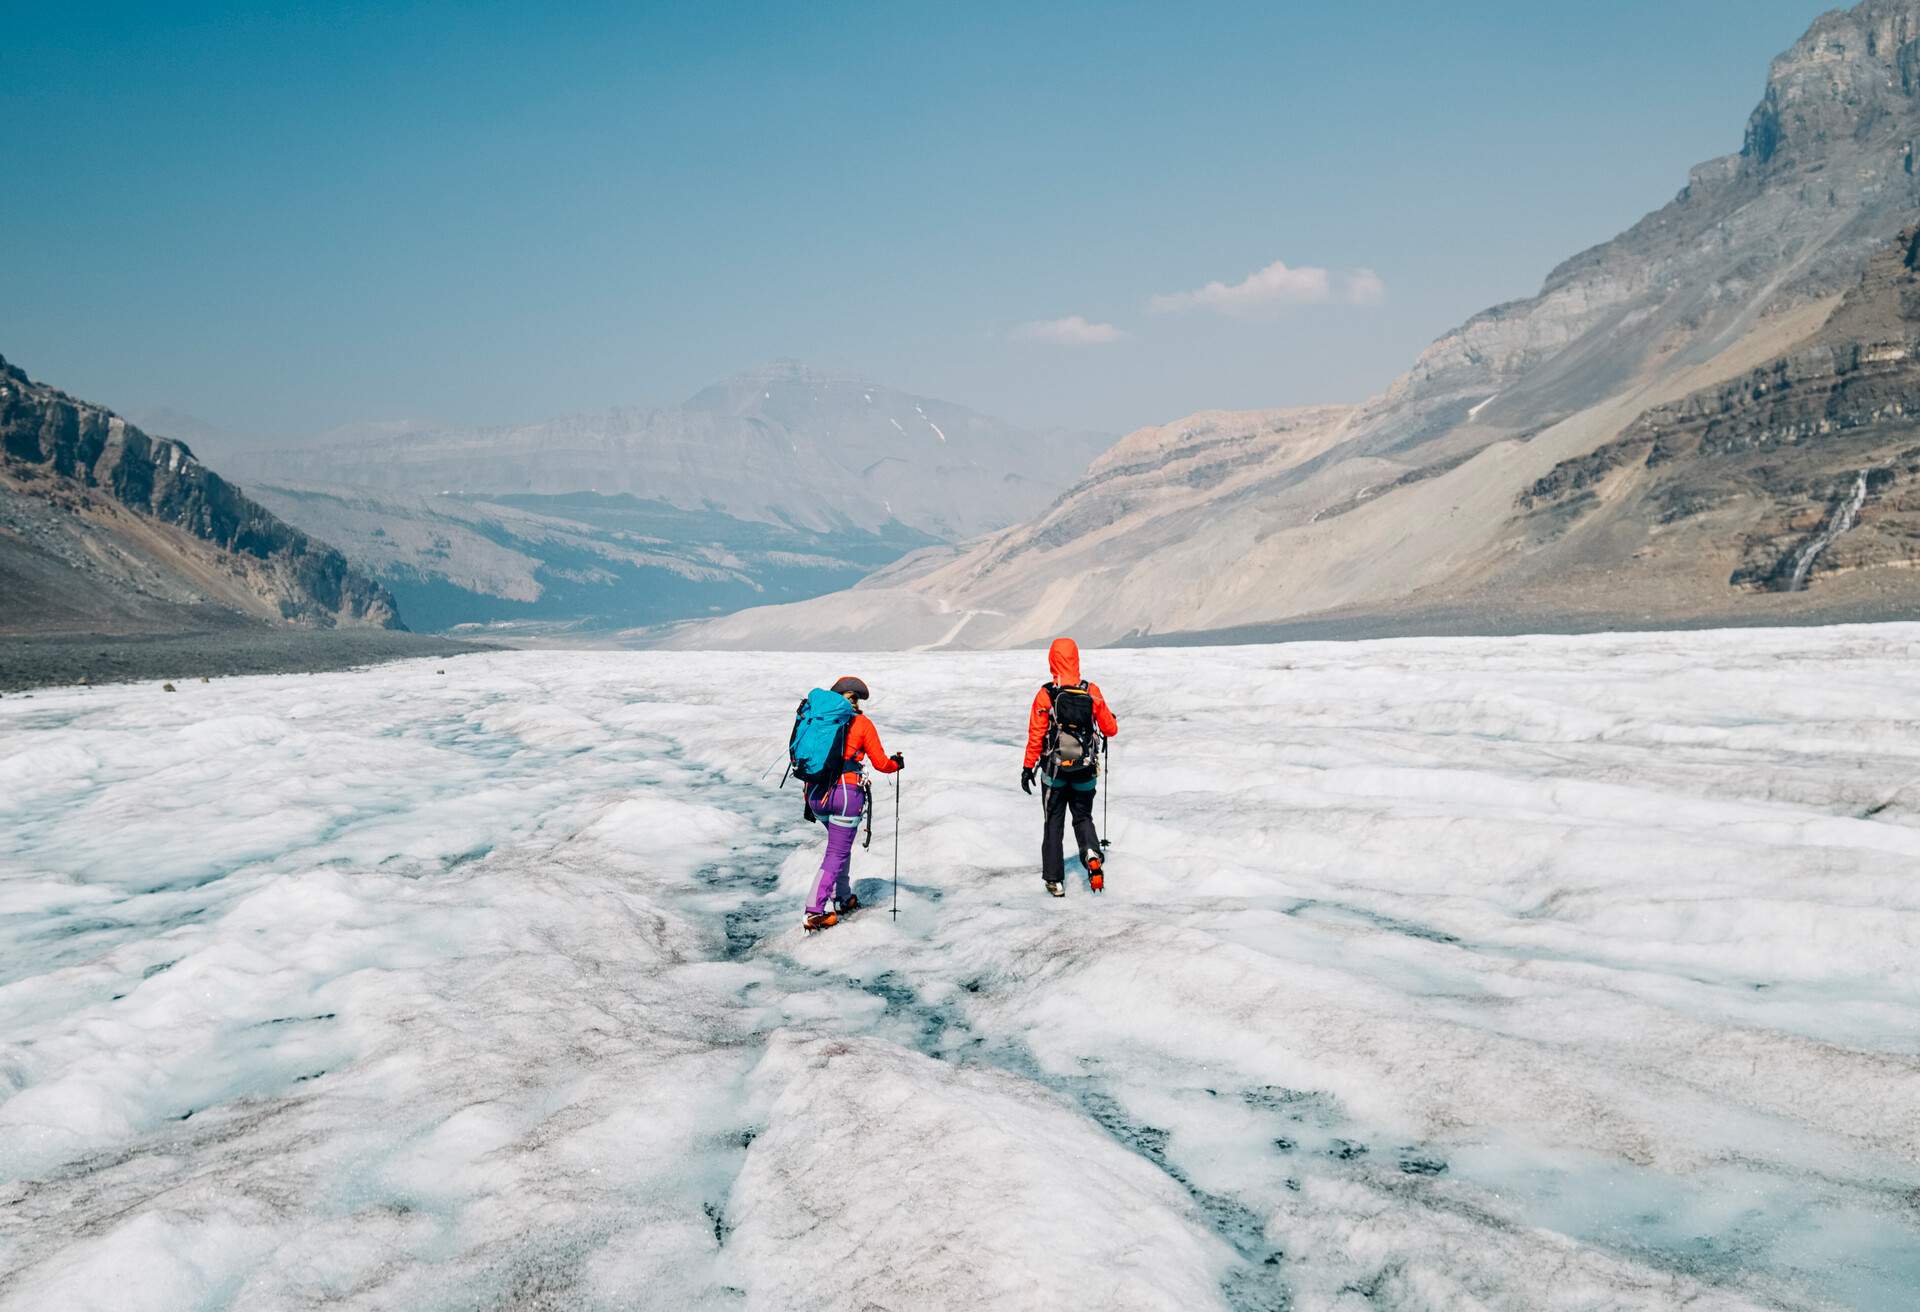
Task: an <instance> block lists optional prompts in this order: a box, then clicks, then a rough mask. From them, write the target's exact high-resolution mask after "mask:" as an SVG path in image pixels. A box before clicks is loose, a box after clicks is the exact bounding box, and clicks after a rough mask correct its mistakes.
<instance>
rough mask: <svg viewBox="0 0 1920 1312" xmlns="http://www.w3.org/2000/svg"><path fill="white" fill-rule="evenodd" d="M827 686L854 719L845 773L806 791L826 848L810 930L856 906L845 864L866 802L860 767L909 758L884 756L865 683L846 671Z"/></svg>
mask: <svg viewBox="0 0 1920 1312" xmlns="http://www.w3.org/2000/svg"><path fill="white" fill-rule="evenodd" d="M828 691H829V692H837V693H839V694H840V695H841V696H842V697H845V698H846V699H847V700H848V701H849V702H851V703H853V709H854V711H855V715H854V717H853V723H852V724H850V725H848V726H847V747H846V754H845V760H846V763H847V772H846V773H845V774H843V775H841V776H840V779H839V782H837V783H833V784H821V785H816V786H815V787H813V788H810V789H808V790H807V816H808V818H809V819H817V820H819V821H821V822H822V823H824V824H825V825H826V827H827V850H826V854H825V855H824V856H822V857H821V859H820V878H819V879H818V880H817V881H815V883H814V888H813V899H812V901H810V902H808V903H807V918H806V922H805V927H806V928H807V929H808V930H819V929H826V928H828V927H829V926H832V925H835V924H838V923H839V920H840V917H841V916H842V915H845V914H846V913H847V912H850V911H855V910H857V909H859V906H860V899H859V898H858V897H855V896H854V892H853V885H852V884H851V883H849V882H848V880H847V866H848V864H849V863H850V862H851V861H852V860H853V839H854V835H855V834H857V833H859V832H860V816H861V814H862V813H863V812H864V811H865V810H866V803H867V793H866V788H865V787H864V786H863V784H862V783H861V779H860V767H861V766H862V765H863V764H867V765H872V766H873V768H874V769H876V770H878V771H879V772H880V773H881V774H892V773H894V771H896V770H899V769H901V768H903V767H904V766H905V765H906V763H907V758H906V754H905V753H904V752H896V753H895V754H894V755H892V756H888V755H887V749H886V748H884V747H882V746H881V745H880V731H879V730H878V729H876V728H874V727H873V721H872V720H869V719H868V718H867V717H866V715H865V713H863V712H861V710H860V707H861V703H862V702H865V701H866V700H867V698H868V697H869V696H870V695H871V694H869V693H868V691H867V685H866V684H865V682H863V681H862V680H860V679H856V678H853V677H852V676H851V675H849V676H848V677H847V678H844V679H841V680H839V681H838V682H836V683H835V684H834V685H833V687H832V688H830V689H828ZM830 900H831V901H832V903H833V904H834V905H833V906H831V907H829V906H828V905H827V904H828V902H829V901H830Z"/></svg>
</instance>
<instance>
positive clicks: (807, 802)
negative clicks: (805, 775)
mask: <svg viewBox="0 0 1920 1312" xmlns="http://www.w3.org/2000/svg"><path fill="white" fill-rule="evenodd" d="M800 813H801V814H802V815H804V816H806V817H807V823H808V824H816V823H818V822H817V821H816V820H815V819H814V816H813V799H812V798H811V797H808V796H807V790H806V789H804V788H802V789H801V790H800Z"/></svg>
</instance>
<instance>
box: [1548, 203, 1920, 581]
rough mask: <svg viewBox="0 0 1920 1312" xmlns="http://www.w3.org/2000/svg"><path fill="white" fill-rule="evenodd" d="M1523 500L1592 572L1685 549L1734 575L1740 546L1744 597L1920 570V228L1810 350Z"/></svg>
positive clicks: (1552, 474) (1884, 255)
mask: <svg viewBox="0 0 1920 1312" xmlns="http://www.w3.org/2000/svg"><path fill="white" fill-rule="evenodd" d="M1517 504H1518V506H1519V508H1520V509H1521V510H1522V511H1524V512H1526V514H1527V524H1528V527H1529V528H1530V530H1531V531H1532V533H1533V534H1534V535H1535V536H1536V537H1538V538H1541V539H1544V540H1548V541H1553V540H1559V539H1565V540H1568V541H1570V542H1572V543H1573V545H1574V548H1575V549H1576V550H1578V551H1580V552H1581V553H1583V554H1584V555H1585V556H1586V557H1587V563H1588V564H1589V565H1591V564H1594V563H1598V564H1601V565H1602V566H1603V567H1604V566H1606V565H1613V566H1615V567H1624V566H1625V565H1626V563H1627V562H1628V561H1630V560H1640V561H1646V562H1649V563H1650V565H1653V564H1658V563H1661V562H1663V561H1665V560H1666V558H1669V557H1672V556H1674V555H1675V554H1676V553H1675V552H1674V551H1673V549H1672V548H1671V547H1670V546H1669V545H1668V540H1670V539H1674V538H1679V539H1681V540H1682V541H1685V542H1687V543H1688V544H1689V546H1690V547H1691V548H1693V549H1694V551H1695V553H1696V554H1706V553H1713V555H1715V556H1716V557H1717V558H1718V559H1719V560H1720V567H1721V568H1725V566H1726V564H1727V560H1728V558H1729V557H1730V556H1731V555H1732V553H1734V552H1736V551H1737V552H1738V559H1737V560H1736V561H1734V563H1733V565H1732V568H1731V569H1730V570H1729V571H1728V573H1727V582H1728V583H1729V585H1731V586H1733V587H1735V588H1746V589H1752V590H1758V591H1769V592H1801V591H1805V590H1806V589H1808V588H1809V587H1813V586H1817V585H1820V584H1822V583H1824V582H1826V581H1828V580H1836V579H1838V578H1839V577H1840V576H1842V575H1845V574H1849V573H1854V572H1857V571H1862V570H1869V569H1874V568H1876V567H1882V566H1892V567H1899V568H1909V569H1910V568H1912V567H1913V566H1915V565H1916V564H1920V226H1916V227H1913V228H1909V229H1908V230H1907V231H1906V232H1905V233H1903V234H1901V236H1900V237H1899V238H1897V239H1896V240H1895V241H1894V242H1893V243H1891V244H1890V245H1888V246H1887V247H1886V248H1885V249H1884V250H1883V251H1882V252H1881V254H1880V255H1879V256H1878V257H1876V258H1875V259H1874V260H1873V261H1872V263H1871V264H1870V265H1869V267H1868V270H1867V273H1866V276H1865V277H1864V278H1863V279H1862V281H1861V283H1860V285H1859V286H1858V287H1857V288H1855V290H1854V291H1853V292H1852V293H1851V294H1850V295H1849V296H1848V297H1847V299H1846V300H1845V301H1844V302H1843V303H1842V304H1841V306H1840V308H1839V309H1838V310H1837V311H1835V313H1834V316H1833V318H1832V319H1830V320H1829V321H1828V322H1827V324H1826V326H1825V327H1824V328H1822V329H1821V331H1820V332H1819V333H1817V334H1816V335H1815V336H1814V337H1813V338H1812V339H1811V340H1810V341H1809V342H1807V343H1806V344H1804V345H1802V346H1800V347H1798V348H1796V349H1795V350H1794V351H1793V352H1791V353H1790V354H1787V355H1783V356H1781V357H1780V358H1778V359H1776V360H1772V361H1769V362H1768V363H1767V364H1765V365H1763V366H1762V367H1760V368H1758V369H1755V370H1752V371H1751V372H1749V373H1747V374H1745V375H1743V376H1742V377H1740V378H1738V379H1735V380H1734V381H1732V382H1730V383H1726V384H1724V385H1721V386H1718V387H1712V388H1708V389H1705V390H1703V391H1700V392H1697V393H1695V394H1693V395H1691V396H1688V397H1686V398H1684V399H1682V400H1680V401H1677V402H1675V403H1673V404H1671V405H1666V406H1661V407H1658V408H1657V409H1654V410H1651V411H1649V412H1648V413H1646V414H1645V415H1642V416H1641V417H1640V418H1639V419H1638V420H1636V421H1635V422H1634V423H1633V424H1632V425H1631V426H1629V427H1628V428H1627V430H1626V431H1625V432H1624V433H1622V434H1621V435H1620V436H1619V437H1618V438H1616V439H1615V440H1613V441H1612V442H1609V443H1607V444H1606V445H1605V446H1602V447H1600V448H1599V449H1598V450H1596V451H1594V452H1592V453H1591V454H1590V455H1586V456H1581V457H1578V458H1576V459H1572V460H1567V461H1563V462H1562V463H1560V464H1559V465H1556V466H1555V467H1554V468H1553V469H1552V470H1551V471H1549V472H1548V474H1547V475H1546V476H1545V477H1543V478H1541V479H1539V480H1538V481H1537V482H1535V483H1534V484H1533V485H1532V486H1531V487H1530V488H1528V489H1527V491H1526V492H1524V493H1523V494H1522V495H1521V496H1520V498H1519V500H1518V503H1517ZM1560 554H1568V553H1565V552H1562V553H1560Z"/></svg>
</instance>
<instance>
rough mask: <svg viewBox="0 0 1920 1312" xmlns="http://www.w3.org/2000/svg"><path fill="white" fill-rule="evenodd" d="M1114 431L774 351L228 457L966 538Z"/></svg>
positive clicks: (254, 470) (364, 482)
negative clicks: (634, 400)
mask: <svg viewBox="0 0 1920 1312" xmlns="http://www.w3.org/2000/svg"><path fill="white" fill-rule="evenodd" d="M1110 440H1111V439H1109V438H1106V437H1103V436H1100V435H1097V434H1086V433H1064V432H1055V433H1031V432H1027V431H1024V430H1022V429H1019V428H1016V427H1014V426H1013V425H1011V424H1007V423H1004V422H1002V421H1001V420H997V419H993V418H990V417H989V416H986V415H982V414H978V413H976V412H974V411H971V410H968V409H966V408H965V407H962V406H957V405H953V404H952V403H950V402H946V401H937V400H934V399H932V398H930V397H919V396H912V395H909V394H907V393H905V392H899V391H895V390H893V389H891V388H887V387H882V386H880V385H878V384H875V383H870V382H866V381H864V380H862V379H858V378H853V377H849V376H845V375H840V374H832V373H826V372H822V371H819V370H814V369H809V368H806V367H804V366H802V365H799V364H796V363H794V362H792V361H780V362H777V363H775V364H772V365H769V366H767V367H766V368H764V369H758V370H755V371H753V372H751V373H747V374H742V375H740V376H739V377H736V378H732V379H728V380H727V381H725V382H722V383H716V384H714V385H713V386H712V387H709V388H707V389H705V390H704V391H702V392H700V393H699V394H698V395H696V396H694V397H693V398H691V399H690V400H688V401H687V402H686V403H685V404H684V405H682V406H679V407H677V408H674V409H670V410H637V409H629V410H610V411H605V412H602V413H599V414H591V415H578V416H574V417H571V418H566V419H557V420H551V421H548V422H545V423H538V424H528V425H522V426H519V427H515V428H496V429H478V430H432V431H419V430H412V431H403V432H399V433H392V434H387V435H383V436H380V437H377V438H374V439H370V440H366V441H360V442H355V443H350V444H345V445H334V446H324V447H319V448H315V449H311V450H305V451H275V452H256V453H252V454H249V455H243V456H236V457H235V458H233V459H230V460H229V461H228V462H227V466H228V468H230V469H231V470H232V471H233V472H234V474H235V476H236V477H239V478H242V479H243V480H244V481H247V482H250V483H253V482H258V483H271V484H281V485H299V484H307V485H331V486H350V487H362V488H369V489H374V490H377V491H380V492H383V493H395V492H400V493H426V494H429V495H431V494H436V493H441V492H453V493H464V494H468V495H477V496H510V495H564V494H568V493H574V492H589V491H591V492H598V493H601V494H603V495H618V494H626V495H630V496H635V497H640V498H642V499H646V500H652V501H660V502H666V503H668V504H670V505H674V506H678V507H680V508H682V509H685V510H693V511H716V512H719V513H722V514H726V515H729V516H732V517H734V518H736V519H743V520H757V521H760V522H763V523H776V524H785V525H789V526H792V527H795V528H799V529H803V530H809V531H815V532H819V531H832V530H834V529H837V528H841V527H845V526H857V527H859V528H861V529H863V530H867V531H884V530H886V528H887V526H888V525H890V524H891V525H894V526H904V527H905V528H907V529H910V530H913V531H916V532H919V533H924V534H929V535H931V536H933V537H936V538H941V539H945V540H957V539H961V538H967V537H972V536H974V535H976V534H979V533H982V532H987V531H991V530H993V529H998V528H1004V527H1005V526H1007V525H1008V524H1012V523H1017V522H1018V521H1020V520H1021V519H1023V518H1025V517H1026V516H1028V515H1032V514H1034V513H1036V512H1038V511H1040V510H1042V509H1044V508H1045V506H1046V505H1047V503H1048V502H1049V501H1050V500H1052V499H1053V497H1054V496H1056V495H1057V494H1058V493H1059V492H1060V490H1061V489H1062V488H1064V487H1066V486H1067V485H1068V484H1069V483H1070V482H1072V481H1073V479H1074V478H1075V477H1076V476H1077V475H1078V474H1079V473H1080V472H1081V471H1082V470H1083V469H1085V468H1086V464H1087V461H1088V460H1090V459H1092V458H1093V457H1094V456H1095V455H1096V454H1098V453H1099V452H1100V451H1101V450H1102V449H1103V448H1104V447H1105V446H1106V445H1107V444H1108V442H1109V441H1110Z"/></svg>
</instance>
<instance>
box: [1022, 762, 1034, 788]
mask: <svg viewBox="0 0 1920 1312" xmlns="http://www.w3.org/2000/svg"><path fill="white" fill-rule="evenodd" d="M1020 791H1021V792H1023V793H1028V794H1031V793H1032V792H1033V767H1032V766H1030V765H1029V766H1027V767H1026V768H1024V769H1023V770H1021V771H1020Z"/></svg>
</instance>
